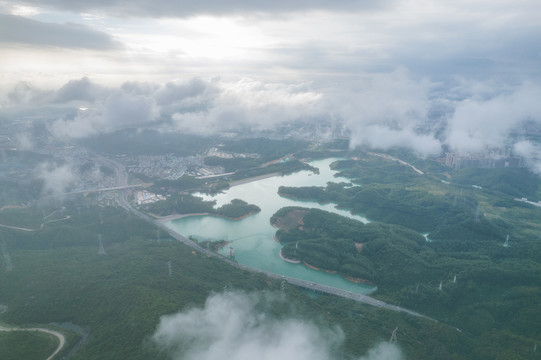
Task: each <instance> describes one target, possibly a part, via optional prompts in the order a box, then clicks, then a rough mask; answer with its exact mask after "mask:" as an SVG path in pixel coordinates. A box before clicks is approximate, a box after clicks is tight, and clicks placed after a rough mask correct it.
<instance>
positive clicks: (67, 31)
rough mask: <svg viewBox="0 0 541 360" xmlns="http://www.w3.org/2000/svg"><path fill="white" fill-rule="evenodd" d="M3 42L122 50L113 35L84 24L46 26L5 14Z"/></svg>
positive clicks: (0, 17) (0, 24) (0, 18)
mask: <svg viewBox="0 0 541 360" xmlns="http://www.w3.org/2000/svg"><path fill="white" fill-rule="evenodd" d="M0 43H8V44H9V43H16V44H26V45H34V46H47V47H49V46H52V47H61V48H79V49H82V48H84V49H92V50H111V49H118V48H120V45H119V44H118V43H117V42H116V41H115V40H114V39H113V38H112V37H111V36H110V35H108V34H106V33H104V32H100V31H95V30H92V29H90V28H88V27H86V26H83V25H78V24H72V23H66V24H54V23H45V22H41V21H38V20H33V19H28V18H25V17H22V16H14V15H6V14H0Z"/></svg>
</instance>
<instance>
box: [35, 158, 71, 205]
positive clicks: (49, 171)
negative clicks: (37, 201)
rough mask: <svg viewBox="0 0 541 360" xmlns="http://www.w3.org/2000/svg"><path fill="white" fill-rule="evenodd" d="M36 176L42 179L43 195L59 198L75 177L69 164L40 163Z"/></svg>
mask: <svg viewBox="0 0 541 360" xmlns="http://www.w3.org/2000/svg"><path fill="white" fill-rule="evenodd" d="M38 176H39V178H41V179H42V180H43V195H45V196H53V197H55V198H60V199H62V198H63V197H64V193H65V192H66V190H68V188H69V187H70V186H71V185H73V184H74V182H75V179H76V178H75V175H74V173H73V170H72V167H71V165H69V164H65V165H61V166H56V165H54V164H50V163H47V164H42V165H41V166H39V168H38Z"/></svg>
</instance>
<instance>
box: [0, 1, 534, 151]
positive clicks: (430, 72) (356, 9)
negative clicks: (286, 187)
mask: <svg viewBox="0 0 541 360" xmlns="http://www.w3.org/2000/svg"><path fill="white" fill-rule="evenodd" d="M539 14H541V2H540V1H539V0H493V1H486V0H441V1H429V0H383V1H371V0H370V1H369V0H357V1H355V0H333V1H330V0H328V1H327V0H310V1H308V0H299V1H285V0H274V1H253V0H230V1H225V0H206V1H185V0H163V1H154V0H130V1H127V0H103V1H102V0H96V1H86V0H85V1H83V0H47V1H45V0H28V1H1V0H0V84H1V85H0V106H2V107H3V108H4V109H6V108H10V107H13V106H15V105H17V106H23V105H25V104H26V105H29V104H33V105H34V106H35V105H36V104H38V105H39V104H45V103H61V102H67V101H73V100H78V101H86V102H87V103H88V104H89V105H90V107H93V108H96V109H97V110H96V111H95V112H93V113H92V114H90V115H89V114H83V115H81V116H79V117H77V118H76V119H61V121H62V122H60V123H58V124H57V128H58V129H59V130H60V129H61V130H63V133H64V134H65V135H73V136H76V137H81V136H84V135H85V134H87V133H88V134H94V133H96V132H99V131H105V130H102V129H115V128H116V127H117V125H118V124H117V123H118V122H119V123H121V124H123V125H126V122H127V121H128V120H127V119H120V116H121V115H122V114H123V113H124V111H125V110H126V108H127V107H130V106H131V105H135V104H138V106H139V107H140V109H142V110H143V111H142V112H141V114H142V115H140V116H138V117H136V119H135V120H134V121H136V122H145V121H154V120H155V119H156V117H158V116H159V114H161V113H163V112H169V115H171V116H172V118H173V119H175V121H176V123H177V127H176V128H177V129H178V130H180V131H192V130H193V131H194V132H201V130H202V129H206V130H208V129H213V130H214V131H220V130H223V129H222V128H221V126H222V127H225V128H226V129H229V128H234V127H235V126H238V125H239V124H246V123H247V124H248V125H249V126H255V127H259V128H269V127H272V126H274V125H275V124H276V123H280V122H288V121H292V120H295V119H298V118H302V119H305V120H306V119H309V118H319V119H321V118H327V119H329V118H330V119H338V120H339V121H342V122H344V124H345V125H346V126H347V128H348V130H349V131H350V133H351V134H352V145H353V146H355V145H368V146H372V147H375V148H377V147H380V148H389V147H393V146H406V147H409V148H412V149H413V150H415V151H416V152H418V153H419V154H421V155H428V154H434V153H437V152H438V151H441V149H442V147H445V146H448V147H450V148H451V149H455V150H462V151H481V150H483V149H485V148H486V147H490V146H495V145H498V144H501V143H502V141H510V137H511V134H516V133H517V129H520V128H521V127H523V124H524V122H525V121H526V120H527V121H529V122H530V123H532V122H533V123H534V124H535V123H537V124H539V122H540V121H541V119H540V113H541V111H540V105H538V103H540V101H539V100H538V99H540V98H541V90H540V88H541V86H540V84H541V21H539ZM117 101H118V102H119V105H118V107H119V109H117V106H116V104H117ZM188 109H189V110H188ZM434 114H440V118H439V119H437V121H435V120H434V119H435V118H437V116H435V115H434ZM442 114H443V115H442ZM380 140H381V141H380ZM523 140H524V139H520V141H523ZM513 141H515V142H518V141H519V140H513ZM511 145H512V144H511ZM527 145H528V146H522V147H521V149H526V148H528V149H533V150H532V151H533V152H535V151H537V150H538V148H536V147H535V145H534V144H533V145H532V144H527ZM532 146H533V148H532Z"/></svg>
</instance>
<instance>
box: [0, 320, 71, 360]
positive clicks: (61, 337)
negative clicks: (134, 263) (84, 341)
mask: <svg viewBox="0 0 541 360" xmlns="http://www.w3.org/2000/svg"><path fill="white" fill-rule="evenodd" d="M0 331H41V332H44V333H47V334H51V335H53V336H56V337H57V338H58V341H59V344H58V347H57V348H56V350H55V351H54V352H53V353H52V354H51V355H50V356H49V357H48V358H47V359H46V360H51V359H52V358H53V357H55V355H56V354H58V353H59V352H60V350H62V348H63V347H64V345H65V344H66V338H65V337H64V335H63V334H62V333H59V332H58V331H54V330H49V329H44V328H18V327H11V328H7V327H3V326H1V325H0Z"/></svg>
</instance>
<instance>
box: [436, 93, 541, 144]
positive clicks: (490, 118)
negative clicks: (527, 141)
mask: <svg viewBox="0 0 541 360" xmlns="http://www.w3.org/2000/svg"><path fill="white" fill-rule="evenodd" d="M540 98H541V87H539V86H537V85H533V84H524V85H522V86H520V87H518V88H516V89H513V90H511V91H508V92H506V93H504V94H499V95H497V96H493V97H490V98H488V99H482V98H481V99H472V98H467V99H465V100H464V101H461V102H460V103H459V104H458V105H457V106H456V109H455V112H454V114H453V116H452V117H451V118H450V119H449V120H448V125H447V134H446V143H447V144H448V145H449V147H450V148H451V149H452V150H453V151H457V152H470V153H473V152H482V151H485V150H487V149H491V148H501V147H503V146H506V145H510V142H513V141H514V140H513V139H512V135H513V133H516V132H518V131H520V128H521V125H522V124H524V123H526V122H534V123H541V103H540V102H539V99H540Z"/></svg>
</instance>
